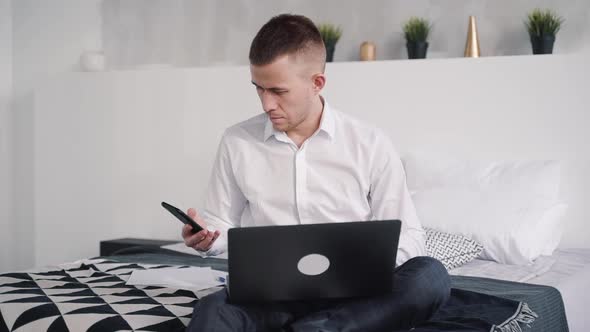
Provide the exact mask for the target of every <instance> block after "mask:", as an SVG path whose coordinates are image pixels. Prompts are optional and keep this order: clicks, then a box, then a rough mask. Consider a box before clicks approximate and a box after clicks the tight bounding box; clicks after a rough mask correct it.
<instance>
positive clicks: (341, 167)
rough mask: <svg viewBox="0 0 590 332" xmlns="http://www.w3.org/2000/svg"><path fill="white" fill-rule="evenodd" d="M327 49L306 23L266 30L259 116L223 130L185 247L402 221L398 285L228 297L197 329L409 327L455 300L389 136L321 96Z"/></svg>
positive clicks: (200, 315) (221, 246) (257, 55)
mask: <svg viewBox="0 0 590 332" xmlns="http://www.w3.org/2000/svg"><path fill="white" fill-rule="evenodd" d="M325 52H326V51H325V47H324V44H323V42H322V39H321V36H320V34H319V32H318V30H317V28H316V27H315V25H314V24H313V23H312V22H311V21H310V20H309V19H307V18H306V17H303V16H297V15H279V16H277V17H274V18H272V19H271V20H270V21H269V22H267V23H266V24H265V25H264V26H263V27H262V28H261V29H260V31H259V32H258V34H257V35H256V37H255V38H254V40H253V41H252V45H251V48H250V71H251V77H252V84H253V85H254V86H255V88H256V91H257V93H258V96H259V97H260V101H261V103H262V108H263V110H264V113H263V114H260V115H258V116H255V117H253V118H251V119H249V120H246V121H244V122H241V123H239V124H237V125H235V126H233V127H230V128H229V129H227V130H226V131H225V133H224V135H223V137H222V139H221V143H220V145H219V150H218V153H217V157H216V161H215V164H214V167H213V172H212V176H211V180H210V183H209V191H208V193H207V199H206V208H205V210H204V213H203V217H200V216H199V215H198V214H197V212H196V211H195V210H194V209H189V211H188V214H189V215H190V216H191V217H192V218H193V219H195V221H196V222H198V223H199V224H200V225H201V226H203V228H204V230H203V231H201V232H199V233H196V234H191V233H190V227H188V226H185V227H184V228H183V231H182V236H183V238H184V241H185V243H186V245H187V246H189V247H193V248H195V249H196V250H197V251H199V252H201V253H203V254H204V255H217V254H221V253H223V252H224V251H225V250H226V246H227V242H226V241H227V239H226V234H227V230H228V229H229V228H231V227H247V226H261V225H291V224H310V223H325V222H343V221H358V220H371V219H373V220H381V219H400V220H402V233H401V236H400V245H399V251H398V255H397V264H398V265H399V267H398V268H397V269H396V271H395V277H394V279H395V280H394V288H395V289H394V291H393V292H392V293H391V294H385V295H383V296H378V297H372V298H362V299H347V300H340V301H336V300H331V301H313V302H305V303H303V302H301V303H293V302H289V303H269V304H267V305H258V306H238V305H233V304H230V303H228V295H227V292H226V290H225V289H224V290H222V291H220V292H217V293H214V294H211V295H210V296H207V297H205V298H203V299H201V301H199V303H198V304H197V305H196V307H195V311H194V314H193V319H192V321H191V323H190V326H189V330H191V331H265V330H272V329H287V330H293V331H319V330H322V331H341V330H346V331H387V330H393V329H400V328H410V327H412V326H415V325H416V324H418V323H420V322H422V321H424V320H426V319H428V317H429V316H430V315H432V314H433V313H434V312H435V311H436V310H437V309H438V307H439V306H440V305H441V304H442V303H444V302H445V301H446V300H447V298H448V297H449V293H450V288H449V287H450V286H449V277H448V274H447V273H446V270H445V269H444V267H443V266H442V264H440V263H439V262H438V261H436V260H434V259H431V258H428V257H418V256H424V255H425V248H424V241H425V240H424V231H423V229H422V227H421V225H420V222H419V220H418V218H417V216H416V212H415V209H414V206H413V203H412V201H411V198H410V195H409V192H408V189H407V186H406V183H405V173H404V170H403V167H402V164H401V161H400V158H399V156H398V155H397V153H396V152H395V150H394V148H393V146H392V145H391V143H390V140H389V139H388V138H387V136H386V135H385V134H383V133H382V132H381V131H380V130H378V129H377V128H376V127H374V126H369V125H366V124H363V123H361V122H359V121H357V120H355V119H353V118H352V117H350V116H348V115H346V114H344V113H340V112H338V111H336V110H335V109H333V108H331V107H330V106H329V105H328V103H327V102H326V101H325V99H324V98H323V97H322V96H321V94H320V93H321V91H322V89H323V87H324V86H325V84H326V76H325V75H324V68H325V58H326V53H325ZM209 226H210V227H213V228H215V229H216V230H215V231H212V230H207V227H209ZM350 245H351V246H358V247H361V246H370V245H371V244H370V243H351V244H350ZM402 264H403V265H402Z"/></svg>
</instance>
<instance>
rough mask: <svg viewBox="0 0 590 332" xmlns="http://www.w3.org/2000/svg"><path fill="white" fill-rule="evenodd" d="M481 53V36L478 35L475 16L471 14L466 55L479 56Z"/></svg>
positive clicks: (470, 56)
mask: <svg viewBox="0 0 590 332" xmlns="http://www.w3.org/2000/svg"><path fill="white" fill-rule="evenodd" d="M479 55H480V51H479V38H478V36H477V26H476V25H475V16H469V27H468V30H467V43H466V44H465V57H469V58H479Z"/></svg>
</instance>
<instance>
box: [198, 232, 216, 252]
mask: <svg viewBox="0 0 590 332" xmlns="http://www.w3.org/2000/svg"><path fill="white" fill-rule="evenodd" d="M213 235H214V232H207V236H205V238H204V239H203V240H202V241H199V243H198V244H197V247H196V248H197V250H202V251H207V250H209V248H211V246H212V245H213Z"/></svg>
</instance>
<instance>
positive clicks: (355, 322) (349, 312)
mask: <svg viewBox="0 0 590 332" xmlns="http://www.w3.org/2000/svg"><path fill="white" fill-rule="evenodd" d="M393 285H394V290H393V292H392V293H389V294H385V295H380V296H376V297H370V298H355V299H345V300H323V301H313V302H309V301H308V302H281V303H269V304H264V305H248V306H241V305H233V304H230V303H228V296H227V292H226V290H225V289H223V290H221V291H219V292H216V293H213V294H211V295H209V296H206V297H204V298H203V299H201V300H200V301H199V302H198V303H197V304H196V306H195V310H194V312H193V318H192V320H191V322H190V324H189V327H188V329H187V331H192V332H197V331H207V332H218V331H232V332H233V331H273V330H279V331H280V330H281V329H284V330H286V331H394V330H396V329H409V328H411V327H413V326H415V325H417V324H419V323H421V322H423V321H426V320H427V319H428V318H429V317H430V316H432V314H434V313H435V312H436V310H438V308H439V307H440V306H441V305H442V304H444V303H445V302H446V301H447V300H448V298H449V296H450V289H451V288H450V287H451V284H450V278H449V275H448V273H447V271H446V269H445V268H444V266H443V265H442V264H441V263H440V262H439V261H437V260H436V259H434V258H430V257H415V258H413V259H411V260H409V261H407V262H406V263H405V264H403V265H401V266H399V267H398V268H397V269H396V270H395V274H394V284H393Z"/></svg>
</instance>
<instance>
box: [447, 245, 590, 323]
mask: <svg viewBox="0 0 590 332" xmlns="http://www.w3.org/2000/svg"><path fill="white" fill-rule="evenodd" d="M450 274H452V275H458V276H473V277H484V278H493V279H499V280H508V281H516V282H523V283H529V284H537V285H547V286H552V287H555V288H557V289H558V290H559V291H560V293H561V295H562V298H563V302H564V305H565V309H566V315H567V320H568V324H569V329H570V331H572V332H578V331H586V330H587V327H588V326H590V315H588V309H587V308H588V307H590V249H559V250H556V251H555V252H554V253H553V255H552V256H541V257H539V258H538V259H537V260H535V262H534V263H532V264H530V265H526V266H520V265H506V264H499V263H496V262H492V261H485V260H479V259H476V260H473V261H471V262H469V263H467V264H465V265H463V266H461V267H458V268H456V269H453V270H451V271H450Z"/></svg>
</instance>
